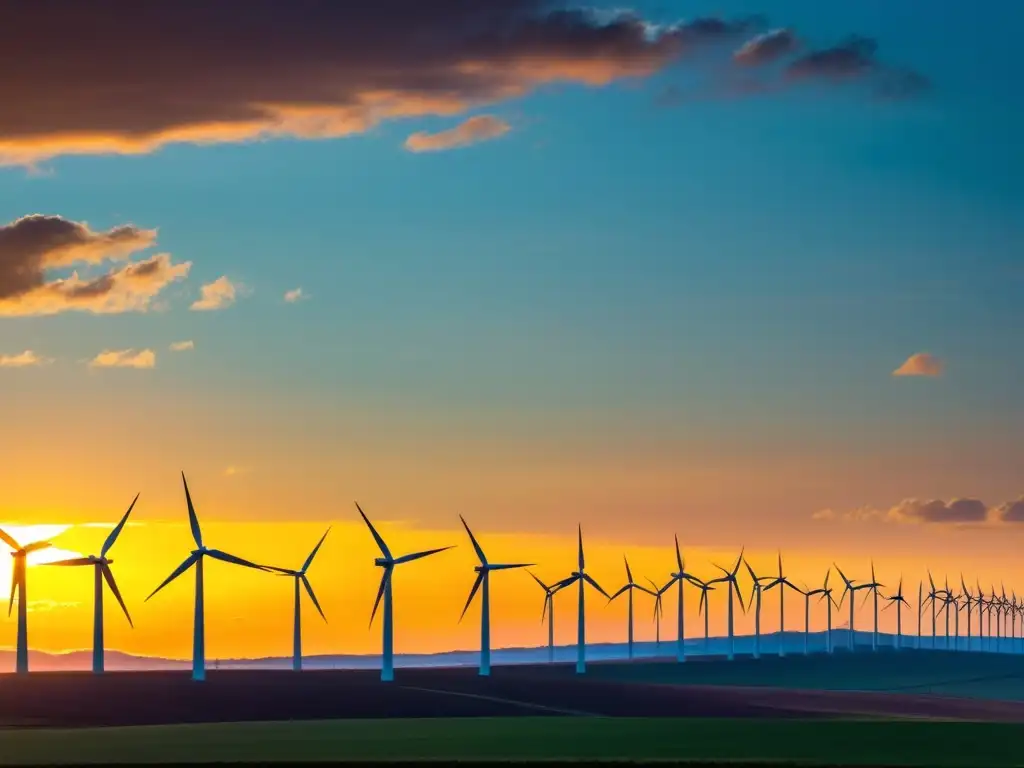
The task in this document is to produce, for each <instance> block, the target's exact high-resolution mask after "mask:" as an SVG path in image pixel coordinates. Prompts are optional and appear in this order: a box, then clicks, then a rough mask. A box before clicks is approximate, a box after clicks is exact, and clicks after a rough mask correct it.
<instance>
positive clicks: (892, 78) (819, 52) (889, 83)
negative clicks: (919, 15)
mask: <svg viewBox="0 0 1024 768" xmlns="http://www.w3.org/2000/svg"><path fill="white" fill-rule="evenodd" d="M877 52H878V43H877V42H876V41H875V40H874V39H872V38H870V37H864V36H863V35H852V36H850V37H848V38H847V39H846V40H844V41H843V42H841V43H839V44H837V45H834V46H832V47H830V48H819V49H816V50H810V51H808V52H807V53H805V54H803V55H802V56H799V57H797V58H796V59H794V60H793V61H791V62H790V63H789V64H788V65H787V66H786V69H785V79H786V80H788V81H790V82H798V81H818V82H825V83H832V84H837V83H845V82H850V81H859V82H865V83H867V84H868V85H869V86H870V87H871V89H872V90H873V91H874V93H875V94H876V95H877V96H879V97H882V98H886V99H905V98H910V97H913V96H918V95H920V94H921V93H923V92H924V91H926V90H927V89H928V88H929V85H930V84H929V81H928V79H927V78H926V77H925V76H924V75H921V74H919V73H917V72H914V71H913V70H909V69H897V68H895V67H891V66H888V65H886V64H883V63H882V62H880V61H879V60H878V58H877V56H876V54H877Z"/></svg>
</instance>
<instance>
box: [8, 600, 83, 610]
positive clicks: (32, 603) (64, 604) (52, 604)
mask: <svg viewBox="0 0 1024 768" xmlns="http://www.w3.org/2000/svg"><path fill="white" fill-rule="evenodd" d="M14 601H15V602H17V601H18V599H17V598H15V599H14ZM80 605H81V603H78V602H72V601H68V600H29V601H28V602H27V603H26V604H25V610H26V611H28V612H29V613H39V612H40V611H55V610H57V609H59V608H77V607H78V606H80Z"/></svg>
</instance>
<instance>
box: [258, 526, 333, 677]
mask: <svg viewBox="0 0 1024 768" xmlns="http://www.w3.org/2000/svg"><path fill="white" fill-rule="evenodd" d="M330 532H331V529H330V527H328V528H327V530H326V531H324V535H323V536H321V537H320V541H318V542H317V543H316V546H315V547H313V551H312V552H310V553H309V556H308V557H307V558H306V561H305V562H304V563H303V564H302V567H301V568H299V570H297V571H293V570H291V569H290V568H278V567H276V566H273V565H270V566H267V568H269V569H270V570H272V571H277V572H278V573H280V574H281V575H282V576H291V577H292V578H293V579H294V580H295V609H294V611H293V614H292V615H293V623H292V669H294V670H295V671H296V672H298V671H300V670H301V669H302V589H301V588H302V587H305V588H306V594H308V595H309V599H310V600H312V601H313V607H314V608H316V611H317V613H319V614H320V618H321V619H323V620H324V621H325V622H326V621H327V617H326V616H324V611H323V608H321V607H320V601H319V600H317V599H316V594H315V593H314V592H313V585H312V584H310V583H309V579H308V578H307V577H306V571H308V570H309V566H311V565H312V564H313V558H314V557H316V553H317V552H319V551H320V545H322V544H323V543H324V539H326V538H327V534H328V533H330Z"/></svg>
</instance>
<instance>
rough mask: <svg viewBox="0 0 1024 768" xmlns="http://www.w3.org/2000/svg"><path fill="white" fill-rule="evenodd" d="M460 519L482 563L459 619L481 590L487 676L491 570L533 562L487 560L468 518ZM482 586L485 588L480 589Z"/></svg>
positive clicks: (482, 655) (482, 672)
mask: <svg viewBox="0 0 1024 768" xmlns="http://www.w3.org/2000/svg"><path fill="white" fill-rule="evenodd" d="M459 520H461V521H462V527H463V528H465V529H466V533H468V534H469V541H470V543H471V544H472V545H473V549H474V551H476V556H477V557H478V558H479V559H480V565H478V566H475V567H474V568H473V570H474V571H476V581H474V582H473V588H472V589H471V590H469V598H468V599H467V600H466V606H465V607H464V608H463V609H462V616H459V621H462V617H463V616H465V615H466V611H468V610H469V606H470V604H471V603H472V602H473V598H474V597H476V593H477V592H478V591H480V593H481V594H480V675H481V676H482V677H487V676H488V675H490V674H491V571H507V570H510V569H513V568H529V567H530V566H531V565H533V563H489V562H487V556H486V555H485V554H484V551H483V549H482V548H481V547H480V543H479V542H478V541H477V540H476V536H474V535H473V532H472V531H471V530H469V524H468V523H467V522H466V519H465V518H464V517H463V516H462V515H459ZM481 586H482V587H483V590H480V587H481Z"/></svg>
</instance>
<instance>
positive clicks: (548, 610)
mask: <svg viewBox="0 0 1024 768" xmlns="http://www.w3.org/2000/svg"><path fill="white" fill-rule="evenodd" d="M527 573H529V574H530V576H533V580H534V581H536V582H537V583H538V584H540V588H541V589H543V590H544V608H543V609H542V610H541V612H540V623H541V624H543V623H544V617H545V616H547V619H548V661H549V662H553V661H554V660H555V601H554V596H555V593H556V592H557V591H558V590H560V589H561V588H562V587H564V586H565V582H563V581H556V582H555V583H554V584H552V585H551V586H548V585H547V584H545V583H544V582H543V581H541V580H540V579H538V578H537V576H536V575H534V573H533V571H527Z"/></svg>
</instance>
